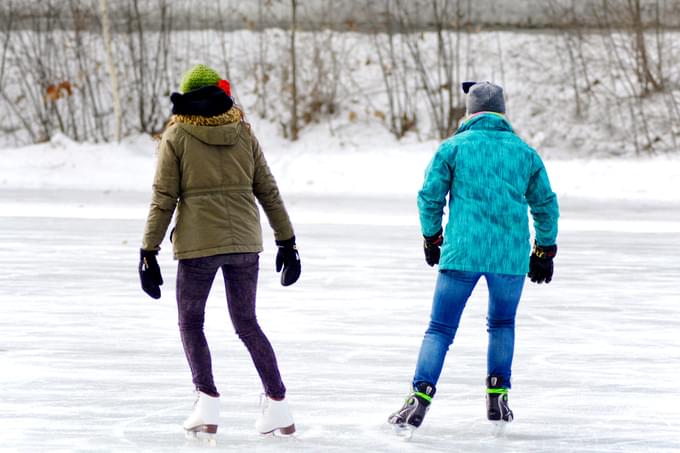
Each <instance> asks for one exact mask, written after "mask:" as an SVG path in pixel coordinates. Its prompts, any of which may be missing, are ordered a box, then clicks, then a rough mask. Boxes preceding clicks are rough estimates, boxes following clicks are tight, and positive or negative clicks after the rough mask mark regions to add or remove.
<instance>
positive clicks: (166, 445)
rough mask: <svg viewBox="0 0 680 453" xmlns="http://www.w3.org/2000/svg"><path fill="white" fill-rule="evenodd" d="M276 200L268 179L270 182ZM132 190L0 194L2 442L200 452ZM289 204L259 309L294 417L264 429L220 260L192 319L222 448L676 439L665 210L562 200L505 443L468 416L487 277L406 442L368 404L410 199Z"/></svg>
mask: <svg viewBox="0 0 680 453" xmlns="http://www.w3.org/2000/svg"><path fill="white" fill-rule="evenodd" d="M284 195H285V193H284ZM147 200H148V195H147V194H135V193H89V192H64V191H52V192H37V191H36V192H33V191H7V190H4V191H0V269H1V272H0V306H1V307H2V313H1V316H0V438H1V439H2V442H1V443H0V450H2V451H26V452H29V451H30V452H37V451H50V452H58V451H81V452H86V451H87V452H92V451H158V452H169V451H202V450H205V449H206V448H209V447H208V446H207V445H204V444H201V443H198V442H193V441H188V440H185V439H184V436H183V433H182V430H181V427H180V425H181V422H182V421H183V420H184V418H185V417H186V416H187V415H188V414H189V412H190V411H191V409H192V404H193V394H192V385H191V380H190V374H189V371H188V367H187V365H186V363H185V359H184V355H183V352H182V348H181V344H180V341H179V333H178V330H177V327H176V309H175V301H174V278H175V275H174V274H175V272H176V263H175V262H174V261H173V260H172V257H171V255H172V254H171V247H170V244H169V243H167V241H166V244H165V245H164V247H163V250H162V252H161V255H160V264H161V269H162V271H163V276H164V278H165V285H164V286H163V287H162V290H163V297H162V299H161V300H160V301H154V300H152V299H150V298H149V297H147V296H146V295H145V294H144V293H143V292H142V290H141V289H140V287H139V282H138V277H137V261H138V249H139V243H140V240H141V234H142V228H143V225H144V220H145V215H146V206H147ZM286 201H287V204H288V207H289V211H290V213H291V217H292V220H293V223H294V224H295V227H296V233H297V237H298V244H299V248H300V253H301V257H302V266H303V273H302V278H301V280H300V281H299V282H298V283H297V284H296V285H295V286H293V287H290V288H283V287H281V286H280V285H279V283H278V275H277V274H275V273H274V271H273V267H274V266H273V262H274V258H273V253H274V251H273V248H274V247H273V237H272V234H271V231H270V230H269V227H268V226H265V228H264V232H265V244H266V247H267V250H266V251H265V252H264V253H263V254H262V256H261V262H260V264H261V274H260V287H259V298H258V307H259V308H258V313H259V319H260V322H261V324H262V327H263V329H264V330H265V332H266V333H267V335H268V336H269V338H270V340H271V342H272V343H273V345H274V347H275V349H276V351H277V354H278V358H279V363H280V366H281V370H282V373H283V377H284V381H285V383H286V385H287V387H288V399H289V401H290V403H291V405H292V409H293V411H294V415H295V419H296V420H295V421H296V425H297V428H298V433H297V435H296V437H294V438H286V439H280V438H271V437H261V436H260V435H258V434H257V433H256V432H255V430H254V428H253V424H254V420H255V417H256V416H257V413H258V401H259V394H260V392H261V386H260V383H259V380H258V378H257V375H256V373H255V370H254V368H253V366H252V364H251V362H250V358H249V356H248V354H247V352H246V350H245V348H244V347H243V346H242V345H241V343H240V341H239V340H238V338H237V337H236V335H235V334H234V333H233V329H232V327H231V325H230V322H229V318H228V315H227V310H226V302H225V300H224V287H223V284H222V281H221V276H218V278H217V279H216V281H215V284H214V286H213V292H212V294H211V297H210V300H209V303H208V313H207V325H206V333H207V336H208V339H209V342H210V345H211V349H212V353H213V363H214V374H215V378H216V382H217V386H218V389H219V390H220V391H221V393H222V395H223V398H222V405H221V409H222V425H221V426H220V429H219V432H218V435H217V448H216V450H221V451H241V452H244V451H249V452H279V451H310V452H393V451H404V452H418V453H421V452H437V451H440V452H451V451H461V452H487V451H488V452H500V451H514V452H555V451H574V452H645V451H649V452H657V451H678V450H680V391H679V390H678V388H679V382H678V376H679V375H680V264H679V262H680V258H679V257H680V206H679V205H656V204H650V203H647V204H642V203H640V204H633V203H625V202H617V203H607V202H585V201H578V200H569V199H566V200H561V204H562V218H561V224H560V235H559V239H558V244H559V247H560V249H559V252H558V256H557V258H556V261H555V268H556V270H555V279H554V281H553V283H551V284H550V285H548V286H545V285H543V286H537V285H534V284H531V283H530V282H527V285H526V287H525V292H524V298H523V301H522V303H521V305H520V309H519V314H518V320H517V329H518V330H517V347H516V355H515V362H514V370H513V375H514V381H513V384H514V385H513V390H512V392H511V394H510V402H511V406H512V408H513V410H514V412H515V416H516V421H515V422H513V423H512V424H511V425H510V426H509V427H508V430H507V432H506V435H505V436H504V437H502V438H494V437H492V436H491V435H490V429H489V426H488V425H487V422H486V420H485V407H484V377H485V362H484V361H485V356H486V332H485V319H484V317H485V310H486V288H485V284H484V282H483V281H481V282H480V284H479V285H478V287H477V289H476V291H475V293H474V295H473V297H472V299H471V300H470V302H469V304H468V307H467V310H466V312H465V313H464V315H463V319H462V322H461V328H460V329H459V332H458V336H457V338H456V341H455V343H454V345H453V348H452V350H451V352H450V353H449V356H448V358H447V362H446V365H445V369H444V371H443V374H442V379H441V381H440V383H439V386H438V394H437V397H436V399H435V402H434V404H433V406H432V409H431V411H430V413H429V414H428V417H427V418H426V421H425V424H424V426H423V427H422V428H421V429H420V430H419V431H418V432H417V433H416V434H415V436H414V438H413V440H412V441H411V442H410V443H406V442H404V441H402V440H401V439H399V438H397V437H395V436H394V435H393V434H392V433H391V431H390V430H389V428H388V427H387V426H386V423H385V421H386V418H387V416H388V415H389V413H390V412H392V411H394V410H396V409H397V408H398V407H399V406H400V404H401V402H402V399H403V397H404V396H405V394H406V393H407V391H408V386H409V381H410V378H411V376H412V372H413V368H414V364H415V359H416V354H417V351H418V347H419V344H420V340H421V337H422V334H423V333H424V331H425V328H426V324H427V320H428V315H429V307H430V298H431V295H432V289H433V284H434V279H435V276H436V272H435V271H434V270H433V269H431V268H429V267H428V266H427V265H426V264H425V263H424V260H423V256H422V250H421V239H420V232H419V228H418V225H417V217H416V210H415V202H414V200H413V199H411V198H399V199H388V198H382V199H366V198H350V197H338V198H328V197H323V198H322V197H318V198H314V197H311V196H306V197H301V196H300V197H295V196H287V197H286Z"/></svg>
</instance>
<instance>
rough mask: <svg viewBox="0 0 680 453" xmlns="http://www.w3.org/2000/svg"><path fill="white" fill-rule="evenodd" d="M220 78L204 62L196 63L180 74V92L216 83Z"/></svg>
mask: <svg viewBox="0 0 680 453" xmlns="http://www.w3.org/2000/svg"><path fill="white" fill-rule="evenodd" d="M220 80H222V77H220V75H219V74H218V73H217V71H215V70H214V69H212V68H209V67H208V66H206V65H204V64H197V65H196V66H194V67H193V68H191V69H190V70H188V71H187V72H185V73H184V76H182V82H181V83H180V85H179V91H180V92H181V93H187V92H189V91H191V90H195V89H197V88H202V87H206V86H210V85H217V82H219V81H220Z"/></svg>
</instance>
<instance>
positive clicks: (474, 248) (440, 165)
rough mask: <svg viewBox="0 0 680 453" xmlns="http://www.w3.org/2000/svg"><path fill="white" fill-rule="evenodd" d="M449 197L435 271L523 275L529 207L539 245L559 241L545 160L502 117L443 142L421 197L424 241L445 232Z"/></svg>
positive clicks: (464, 128) (483, 119)
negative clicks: (437, 268) (442, 240)
mask: <svg viewBox="0 0 680 453" xmlns="http://www.w3.org/2000/svg"><path fill="white" fill-rule="evenodd" d="M447 195H448V196H449V220H448V223H447V225H446V231H445V232H444V244H443V245H442V251H441V252H442V253H441V258H440V261H439V269H440V270H444V269H454V270H462V271H471V272H490V273H499V274H514V275H521V274H525V273H527V272H528V270H529V256H530V254H531V243H530V233H529V218H528V217H529V216H528V214H527V207H530V208H531V215H532V217H533V220H534V229H535V240H536V243H537V244H538V245H553V244H555V243H556V239H557V218H558V217H559V207H558V205H557V197H556V196H555V194H554V193H553V191H552V190H551V188H550V181H549V180H548V174H547V173H546V170H545V167H544V166H543V161H542V160H541V158H540V156H539V155H538V153H537V152H536V151H534V150H533V149H532V148H531V147H529V145H527V144H526V143H524V142H523V141H522V139H520V138H519V137H518V136H517V135H515V133H514V132H513V130H512V127H511V126H510V124H509V123H508V121H507V120H506V119H505V117H503V116H502V115H499V114H495V113H482V114H478V115H475V116H473V117H471V118H470V119H468V120H467V121H466V122H465V123H463V124H462V125H461V127H460V128H459V129H458V131H457V132H456V134H455V135H453V136H452V137H450V138H448V139H447V140H445V141H444V142H443V143H442V144H441V145H440V147H439V149H438V150H437V152H436V153H435V155H434V157H433V158H432V161H431V162H430V164H429V166H428V167H427V170H426V171H425V182H424V183H423V188H422V189H421V190H420V192H419V193H418V210H419V212H420V224H421V228H422V232H423V235H424V236H432V235H435V234H436V233H437V232H439V230H440V229H441V228H442V216H443V214H444V207H445V206H446V197H447Z"/></svg>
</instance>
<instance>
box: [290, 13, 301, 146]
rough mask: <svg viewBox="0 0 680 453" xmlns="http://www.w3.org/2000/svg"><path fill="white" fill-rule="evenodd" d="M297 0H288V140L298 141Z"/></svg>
mask: <svg viewBox="0 0 680 453" xmlns="http://www.w3.org/2000/svg"><path fill="white" fill-rule="evenodd" d="M297 7H298V3H297V0H290V8H291V9H290V12H291V23H290V73H291V75H290V77H291V83H290V91H291V98H292V100H291V105H290V107H291V110H290V139H291V140H293V141H295V140H297V139H298V134H299V127H298V93H297V89H298V87H297V56H296V54H295V37H296V31H297Z"/></svg>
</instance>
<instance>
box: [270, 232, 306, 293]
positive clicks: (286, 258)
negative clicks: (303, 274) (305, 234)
mask: <svg viewBox="0 0 680 453" xmlns="http://www.w3.org/2000/svg"><path fill="white" fill-rule="evenodd" d="M276 245H277V246H278V248H279V251H278V252H277V253H276V272H281V269H283V272H282V273H281V284H282V285H283V286H290V285H292V284H293V283H295V282H296V281H297V280H298V278H300V271H301V270H302V267H301V266H300V254H299V253H298V251H297V246H296V245H295V236H293V237H292V238H290V239H286V240H285V241H276Z"/></svg>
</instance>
